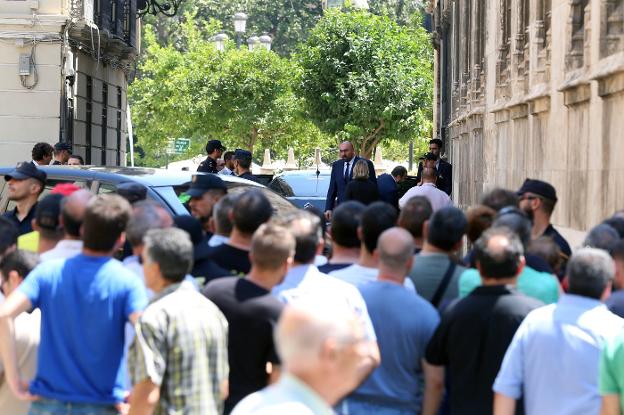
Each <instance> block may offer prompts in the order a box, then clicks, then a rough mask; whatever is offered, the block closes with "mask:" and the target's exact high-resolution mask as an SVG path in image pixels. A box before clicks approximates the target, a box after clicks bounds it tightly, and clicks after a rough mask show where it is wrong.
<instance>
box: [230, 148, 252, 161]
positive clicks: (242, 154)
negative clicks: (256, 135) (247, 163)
mask: <svg viewBox="0 0 624 415" xmlns="http://www.w3.org/2000/svg"><path fill="white" fill-rule="evenodd" d="M234 158H235V159H237V160H240V159H250V158H251V152H250V151H247V150H243V149H240V148H237V149H236V151H234Z"/></svg>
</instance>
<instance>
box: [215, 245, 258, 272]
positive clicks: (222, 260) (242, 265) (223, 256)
mask: <svg viewBox="0 0 624 415" xmlns="http://www.w3.org/2000/svg"><path fill="white" fill-rule="evenodd" d="M206 258H208V259H211V260H213V261H214V263H215V264H216V265H218V266H219V267H221V268H223V269H225V270H226V271H228V273H230V274H232V275H246V274H248V273H249V271H250V270H251V262H250V261H249V251H245V250H244V249H238V248H235V247H233V246H231V245H228V244H227V243H224V244H222V245H219V246H215V247H214V248H211V249H210V250H209V251H208V253H207V255H206Z"/></svg>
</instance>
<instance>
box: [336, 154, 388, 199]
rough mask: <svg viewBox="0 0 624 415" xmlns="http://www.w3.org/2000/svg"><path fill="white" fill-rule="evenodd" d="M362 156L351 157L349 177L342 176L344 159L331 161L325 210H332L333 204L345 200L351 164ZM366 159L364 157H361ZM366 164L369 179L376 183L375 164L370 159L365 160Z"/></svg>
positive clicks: (350, 170) (350, 177) (351, 170)
mask: <svg viewBox="0 0 624 415" xmlns="http://www.w3.org/2000/svg"><path fill="white" fill-rule="evenodd" d="M360 159H362V157H358V156H355V157H354V158H353V164H350V165H349V172H350V174H349V177H347V178H345V177H344V169H345V161H344V160H342V159H340V160H336V161H334V162H333V163H332V170H331V176H330V179H329V189H328V190H327V199H325V210H326V211H327V210H334V207H335V206H338V205H339V204H340V203H342V202H344V201H345V192H346V190H347V184H349V182H350V181H351V179H352V177H353V166H354V165H355V163H357V161H358V160H360ZM363 160H366V159H363ZM366 163H367V164H368V171H369V176H368V178H369V180H370V181H372V182H373V183H375V184H377V177H376V176H375V165H374V164H373V162H372V161H370V160H366Z"/></svg>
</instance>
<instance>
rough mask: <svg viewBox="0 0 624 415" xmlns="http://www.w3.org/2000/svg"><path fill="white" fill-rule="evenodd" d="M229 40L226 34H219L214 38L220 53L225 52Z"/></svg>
mask: <svg viewBox="0 0 624 415" xmlns="http://www.w3.org/2000/svg"><path fill="white" fill-rule="evenodd" d="M228 39H229V37H228V35H226V34H225V33H219V34H218V35H216V36H215V37H214V38H213V41H214V43H215V46H216V48H217V50H218V51H219V52H223V51H224V50H225V42H227V40H228Z"/></svg>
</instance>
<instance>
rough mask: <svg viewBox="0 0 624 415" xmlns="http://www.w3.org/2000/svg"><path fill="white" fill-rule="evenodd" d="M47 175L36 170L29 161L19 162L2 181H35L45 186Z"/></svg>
mask: <svg viewBox="0 0 624 415" xmlns="http://www.w3.org/2000/svg"><path fill="white" fill-rule="evenodd" d="M47 177H48V175H47V174H46V172H44V171H43V170H40V169H38V168H37V167H35V165H34V164H32V163H31V162H29V161H20V162H19V163H17V166H15V168H14V169H13V170H11V171H10V172H8V173H7V174H5V175H4V180H6V181H7V182H8V181H9V180H11V179H15V180H25V179H36V180H39V181H40V182H41V183H42V184H45V182H46V179H47Z"/></svg>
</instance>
